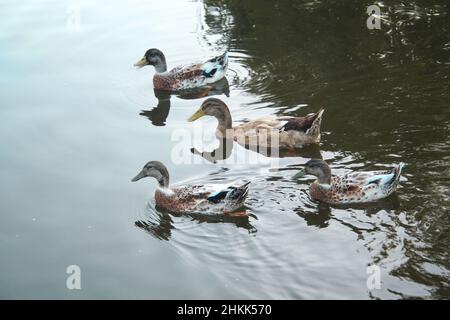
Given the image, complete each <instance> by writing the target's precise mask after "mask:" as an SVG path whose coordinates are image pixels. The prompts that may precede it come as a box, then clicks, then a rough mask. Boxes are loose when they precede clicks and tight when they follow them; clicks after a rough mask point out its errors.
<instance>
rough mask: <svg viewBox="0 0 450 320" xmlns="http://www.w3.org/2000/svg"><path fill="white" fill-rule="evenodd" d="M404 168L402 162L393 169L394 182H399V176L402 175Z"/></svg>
mask: <svg viewBox="0 0 450 320" xmlns="http://www.w3.org/2000/svg"><path fill="white" fill-rule="evenodd" d="M404 166H405V163H404V162H400V163H399V164H398V165H396V166H395V167H394V169H393V171H394V175H395V181H396V182H397V183H398V181H400V176H401V174H402V169H403V167H404Z"/></svg>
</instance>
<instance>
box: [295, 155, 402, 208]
mask: <svg viewBox="0 0 450 320" xmlns="http://www.w3.org/2000/svg"><path fill="white" fill-rule="evenodd" d="M310 162H313V163H314V162H316V163H315V164H313V165H312V166H311V164H308V163H310ZM308 163H307V164H306V168H305V170H306V171H305V172H306V173H310V174H313V175H316V176H318V178H319V179H318V180H317V181H315V182H313V183H312V184H311V185H310V188H309V194H310V196H311V198H312V199H314V200H318V201H322V202H326V203H330V204H352V203H366V202H373V201H377V200H380V199H383V198H386V197H388V196H389V195H391V194H392V193H393V192H394V191H395V190H396V189H397V187H398V184H399V181H400V176H401V171H402V168H403V166H404V164H403V163H400V164H398V165H396V166H394V167H393V168H392V170H385V171H362V172H352V173H348V174H346V175H342V176H336V175H333V176H331V171H330V170H329V168H328V166H327V169H323V170H322V168H321V166H324V164H325V165H326V163H325V162H324V161H322V160H310V161H308ZM311 167H312V168H311ZM317 168H318V169H317ZM308 170H309V171H308ZM327 172H330V176H329V175H328V174H327ZM301 174H305V173H303V172H301ZM297 175H299V174H297ZM297 175H296V176H297Z"/></svg>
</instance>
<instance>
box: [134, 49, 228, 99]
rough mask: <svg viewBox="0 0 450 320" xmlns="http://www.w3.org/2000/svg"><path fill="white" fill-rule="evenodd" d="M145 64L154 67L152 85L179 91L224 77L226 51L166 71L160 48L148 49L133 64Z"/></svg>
mask: <svg viewBox="0 0 450 320" xmlns="http://www.w3.org/2000/svg"><path fill="white" fill-rule="evenodd" d="M147 65H152V66H154V67H155V71H156V73H155V75H154V76H153V86H154V87H155V89H159V90H166V91H181V90H189V89H194V88H199V87H203V86H206V85H209V84H212V83H214V82H217V81H219V80H220V79H222V78H223V77H225V73H226V71H227V68H228V53H227V52H225V53H224V54H222V55H220V56H216V57H214V58H212V59H209V60H207V61H205V62H203V63H191V64H189V65H186V66H177V67H175V68H173V69H172V70H170V71H167V63H166V58H165V56H164V54H163V53H162V51H161V50H159V49H156V48H152V49H148V50H147V51H146V52H145V54H144V57H143V58H142V59H141V60H139V61H138V62H137V63H135V64H134V66H135V67H137V68H142V67H144V66H147Z"/></svg>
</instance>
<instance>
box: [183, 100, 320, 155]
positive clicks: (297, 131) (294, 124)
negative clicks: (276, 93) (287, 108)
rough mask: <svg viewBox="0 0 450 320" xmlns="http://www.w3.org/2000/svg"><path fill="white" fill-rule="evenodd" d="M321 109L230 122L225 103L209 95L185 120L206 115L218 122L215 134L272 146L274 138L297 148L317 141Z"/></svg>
mask: <svg viewBox="0 0 450 320" xmlns="http://www.w3.org/2000/svg"><path fill="white" fill-rule="evenodd" d="M323 111H324V110H323V109H321V110H319V111H318V112H316V113H312V114H309V115H307V116H305V117H289V116H283V117H275V116H269V117H264V118H258V119H255V120H250V121H248V122H245V123H243V124H240V125H237V126H234V127H233V126H232V119H231V114H230V110H229V109H228V106H227V105H226V104H225V103H224V102H223V101H222V100H220V99H217V98H208V99H206V100H205V101H204V102H203V103H202V105H201V106H200V108H199V109H198V110H197V112H195V113H194V114H193V115H192V116H191V117H190V118H189V119H188V121H195V120H197V119H199V118H201V117H203V116H205V115H207V116H213V117H215V118H216V119H217V120H218V122H219V124H218V126H217V130H216V136H217V138H219V139H220V138H224V137H226V138H228V139H234V140H235V141H237V142H238V143H239V144H241V145H245V146H253V145H264V146H267V147H269V146H272V145H273V143H274V141H275V140H276V143H278V146H279V147H280V148H296V147H301V146H304V145H308V144H313V143H319V142H320V124H321V121H322V114H323Z"/></svg>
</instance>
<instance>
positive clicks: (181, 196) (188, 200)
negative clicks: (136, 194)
mask: <svg viewBox="0 0 450 320" xmlns="http://www.w3.org/2000/svg"><path fill="white" fill-rule="evenodd" d="M145 177H153V178H155V179H156V180H157V182H158V187H157V189H156V190H155V204H156V206H157V207H159V208H161V209H164V210H167V211H169V212H171V213H175V214H230V215H232V214H233V213H234V212H235V211H237V210H238V209H239V208H241V207H243V205H244V202H245V199H246V198H247V195H248V191H249V184H250V181H247V182H242V183H235V184H230V185H228V186H226V187H223V185H206V184H204V185H202V184H197V185H179V186H176V187H170V186H169V171H168V169H167V167H166V166H165V165H164V164H163V163H162V162H160V161H150V162H148V163H147V164H146V165H145V166H144V167H143V169H142V170H141V171H140V172H139V173H138V174H137V175H136V176H135V177H134V178H133V179H131V181H132V182H136V181H139V180H141V179H143V178H145ZM239 214H240V213H238V214H237V215H239Z"/></svg>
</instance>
